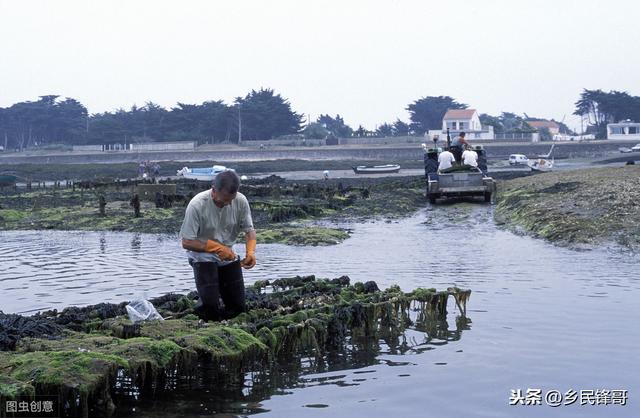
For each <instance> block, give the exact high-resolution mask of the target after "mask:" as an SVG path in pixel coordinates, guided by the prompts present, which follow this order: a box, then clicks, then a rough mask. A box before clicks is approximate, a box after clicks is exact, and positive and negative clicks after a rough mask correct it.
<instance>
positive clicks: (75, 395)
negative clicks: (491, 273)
mask: <svg viewBox="0 0 640 418" xmlns="http://www.w3.org/2000/svg"><path fill="white" fill-rule="evenodd" d="M470 293H471V291H470V290H462V289H458V288H449V289H447V290H446V291H436V290H435V289H416V290H414V291H413V292H410V293H405V292H403V291H402V290H401V289H400V288H399V287H398V286H392V287H390V288H389V289H386V290H383V291H381V290H379V289H378V286H377V285H376V283H375V282H367V283H355V284H353V285H351V284H350V280H349V278H348V277H347V276H343V277H340V278H337V279H332V280H328V279H316V278H315V277H314V276H307V277H294V278H285V279H278V280H274V281H272V282H270V281H261V282H257V283H255V284H254V285H253V286H252V287H250V288H247V289H246V295H247V308H248V309H247V311H246V312H244V313H242V314H240V315H238V316H237V317H235V318H233V319H230V320H226V321H223V322H215V323H206V324H203V323H202V322H199V321H198V319H197V317H196V316H195V315H194V310H193V308H194V306H195V304H196V299H197V294H195V292H194V293H191V294H189V295H177V294H168V295H165V296H163V297H160V298H156V299H152V300H151V302H152V303H153V304H154V306H156V308H157V309H158V311H159V312H160V313H161V314H162V315H163V316H164V317H165V320H164V321H151V322H142V323H137V324H133V323H131V322H130V321H129V320H128V319H127V318H126V316H124V315H125V303H121V304H99V305H95V306H89V307H84V308H78V307H72V308H67V309H65V310H63V311H62V312H57V311H55V310H53V311H47V312H43V313H41V314H37V315H34V316H32V317H22V316H20V315H4V314H1V313H0V342H1V343H2V346H1V348H2V350H3V351H0V396H2V397H3V398H9V399H15V398H17V397H30V396H31V397H32V396H33V395H34V394H37V395H44V394H56V395H59V399H60V400H61V405H62V406H63V409H64V413H65V415H70V416H90V415H93V414H94V413H95V414H97V413H101V414H110V413H112V412H113V411H114V409H115V403H114V402H113V396H114V395H117V396H123V394H125V396H126V395H127V394H128V395H129V396H130V395H131V394H134V395H136V396H139V395H144V394H146V393H150V392H152V391H155V390H158V389H167V388H169V389H170V388H172V387H175V385H177V382H179V381H183V380H184V381H187V380H188V381H192V380H190V379H194V378H195V377H197V376H200V374H199V373H202V370H203V368H204V369H206V370H207V372H206V373H207V379H208V380H212V381H217V382H218V383H220V382H225V381H229V380H233V379H234V378H235V379H237V376H238V375H239V374H241V373H245V372H257V373H258V374H259V373H260V372H268V371H269V370H277V369H278V368H279V367H281V366H282V365H284V364H286V365H289V364H291V363H292V360H295V359H297V361H298V362H300V363H302V362H303V359H304V361H309V359H312V360H313V361H314V362H317V363H323V362H327V361H329V359H330V358H332V356H333V357H339V356H336V355H335V354H336V353H340V352H341V350H346V349H348V348H349V347H355V346H358V347H366V344H367V343H369V344H371V343H373V342H376V343H377V341H378V340H379V339H385V340H386V341H390V340H393V339H398V338H399V337H401V336H402V335H403V332H404V330H405V329H406V328H407V327H410V326H411V327H414V328H415V329H416V330H418V331H422V332H425V333H426V335H427V339H432V338H438V339H447V340H455V339H458V338H459V335H460V330H461V329H464V326H466V324H467V323H468V319H467V318H466V316H465V312H466V302H467V300H468V298H469V295H470ZM449 296H453V297H454V298H455V302H456V305H457V307H458V309H459V316H458V317H457V319H456V325H457V329H456V331H451V330H448V328H447V326H446V314H447V301H448V297H449ZM398 346H400V347H402V346H403V345H402V344H398ZM211 370H213V373H211ZM211 374H213V376H211ZM212 387H214V388H215V387H216V386H212ZM218 387H221V386H218Z"/></svg>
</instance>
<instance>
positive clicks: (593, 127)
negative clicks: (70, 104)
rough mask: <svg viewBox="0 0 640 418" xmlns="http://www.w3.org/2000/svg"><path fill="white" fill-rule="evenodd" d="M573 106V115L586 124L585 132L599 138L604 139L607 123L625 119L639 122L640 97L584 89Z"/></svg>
mask: <svg viewBox="0 0 640 418" xmlns="http://www.w3.org/2000/svg"><path fill="white" fill-rule="evenodd" d="M575 106H576V109H575V111H574V112H573V114H574V115H578V116H581V117H582V118H583V119H584V120H585V121H586V122H587V124H588V126H589V128H588V129H587V132H593V133H594V134H596V135H597V136H598V137H600V138H606V136H607V124H608V123H613V122H619V121H621V120H626V119H630V120H633V121H640V97H638V96H631V95H629V94H628V93H627V92H621V91H616V90H612V91H610V92H609V93H606V92H604V91H602V90H587V89H584V90H583V91H582V93H581V94H580V99H579V100H578V101H577V102H576V103H575Z"/></svg>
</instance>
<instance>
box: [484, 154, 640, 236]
mask: <svg viewBox="0 0 640 418" xmlns="http://www.w3.org/2000/svg"><path fill="white" fill-rule="evenodd" d="M639 201H640V166H635V165H628V166H623V167H611V168H593V169H581V170H572V171H558V172H552V173H544V174H539V175H536V176H530V177H525V178H519V179H514V180H509V181H505V182H502V183H500V186H499V192H498V196H497V206H496V211H495V215H496V220H498V221H499V222H502V223H504V224H506V225H507V226H508V227H511V228H514V229H521V230H524V231H525V232H527V233H531V234H533V235H534V236H537V237H540V238H544V239H548V240H550V241H552V242H555V243H559V244H564V245H584V244H586V245H596V244H601V243H605V242H617V243H618V244H620V245H623V246H624V247H628V248H639V246H640V205H638V202H639Z"/></svg>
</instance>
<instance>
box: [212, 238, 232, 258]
mask: <svg viewBox="0 0 640 418" xmlns="http://www.w3.org/2000/svg"><path fill="white" fill-rule="evenodd" d="M205 251H206V252H208V253H215V254H217V255H218V257H220V260H222V261H233V260H235V259H236V253H234V252H233V250H232V249H231V248H229V247H227V246H226V245H223V244H220V243H219V242H218V241H214V240H212V239H210V240H207V244H206V247H205Z"/></svg>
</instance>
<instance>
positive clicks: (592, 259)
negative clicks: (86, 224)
mask: <svg viewBox="0 0 640 418" xmlns="http://www.w3.org/2000/svg"><path fill="white" fill-rule="evenodd" d="M343 226H346V227H348V228H350V229H352V231H353V235H352V237H351V238H350V239H348V240H347V241H345V242H344V243H342V244H340V245H337V246H331V247H288V246H284V245H276V244H272V245H259V247H258V261H259V264H258V266H257V267H256V268H255V269H253V270H251V271H249V272H246V274H245V278H246V282H247V283H251V282H253V281H255V280H259V279H266V278H269V279H274V278H279V277H287V276H293V275H297V274H301V275H303V274H315V275H316V276H318V277H329V278H333V277H337V276H341V275H343V274H346V275H349V276H350V277H351V279H352V281H366V280H375V281H376V282H377V283H378V285H379V286H380V287H381V288H382V287H388V286H389V285H392V284H399V285H400V286H401V287H402V288H403V289H404V290H407V291H408V290H410V289H413V288H415V287H418V286H422V287H436V288H438V289H442V288H446V287H448V286H452V285H457V286H459V287H465V288H471V289H472V291H473V293H472V296H471V300H470V301H469V305H468V312H467V314H468V316H469V317H470V318H471V320H472V322H471V323H470V324H469V325H468V328H469V329H465V330H462V331H461V333H460V334H459V339H458V338H456V339H451V340H449V341H444V340H438V339H437V338H434V339H428V338H426V334H425V333H424V332H420V331H416V330H412V331H409V332H408V333H407V341H408V344H409V346H410V347H413V349H410V350H408V351H407V352H406V353H405V354H399V353H398V352H397V351H396V350H395V347H391V346H389V345H387V344H386V343H384V342H381V345H380V348H379V351H378V352H376V353H373V354H372V355H371V356H370V358H367V359H366V360H363V361H361V362H358V363H357V366H353V364H354V363H353V362H351V363H350V364H351V365H342V366H340V367H336V369H335V370H329V371H323V372H321V373H305V372H303V374H302V375H301V376H298V375H297V374H296V375H294V377H292V378H291V379H290V380H287V381H280V383H277V384H275V385H274V386H273V387H270V388H266V389H265V388H259V387H251V385H250V384H249V383H247V385H246V387H244V388H240V389H239V390H238V391H237V393H225V394H223V395H222V396H220V395H215V396H214V395H213V394H212V393H211V392H209V393H208V392H207V391H193V390H188V389H181V390H177V391H176V392H175V396H172V397H171V398H170V399H169V398H167V400H164V399H163V398H159V399H154V400H150V401H148V402H145V403H143V404H140V405H137V407H136V410H135V412H131V411H130V412H129V413H127V411H123V410H122V409H121V410H120V411H119V414H121V415H123V416H124V415H127V416H145V417H146V416H148V417H151V416H169V415H181V416H184V417H196V416H212V415H213V414H214V413H218V415H217V416H224V415H220V414H224V413H230V414H232V415H247V414H251V413H257V412H261V413H262V414H261V415H265V416H274V417H283V416H284V417H297V416H301V415H303V416H305V417H307V416H309V417H315V416H327V415H329V414H330V415H333V416H339V417H359V416H370V417H386V416H410V417H423V416H435V417H466V416H480V417H482V416H487V417H513V416H518V417H520V416H525V417H526V416H542V415H545V416H562V417H565V416H574V417H585V416H587V417H590V416H593V417H595V416H603V415H604V414H605V413H606V415H607V416H612V417H629V416H638V409H639V408H638V405H639V404H638V401H637V396H638V393H639V391H640V378H639V377H638V376H640V367H639V366H640V360H639V356H638V355H637V347H638V346H640V327H639V326H638V320H639V319H640V308H638V304H637V299H638V296H639V294H640V256H639V255H634V254H630V253H625V252H623V251H620V250H619V249H607V248H605V249H599V250H592V251H574V250H569V249H565V248H558V247H555V246H552V245H550V244H547V243H545V242H541V241H538V240H534V239H531V238H528V237H522V236H517V235H514V234H512V233H510V232H506V231H503V230H501V229H499V228H497V227H496V226H495V225H494V223H493V221H492V208H491V207H489V206H486V205H479V204H468V203H460V204H456V205H441V206H437V207H435V208H434V209H433V210H421V211H419V212H417V213H416V214H415V215H414V216H412V217H409V218H406V219H403V220H400V221H393V222H384V221H377V222H369V223H364V224H345V225H343ZM0 242H1V244H0V265H1V266H2V268H1V269H0V289H1V290H2V299H1V303H0V309H2V310H3V311H5V312H27V313H28V312H33V311H35V310H39V309H48V308H52V307H56V308H62V307H64V306H67V305H76V304H89V303H97V302H102V301H113V302H120V301H122V300H126V299H129V298H133V297H138V296H143V297H152V296H157V295H160V294H163V293H165V292H168V291H175V292H186V291H189V290H192V289H193V285H192V278H191V271H190V268H189V267H188V265H187V263H186V260H185V258H184V255H183V252H182V250H181V249H180V247H179V243H178V240H177V237H175V236H167V235H145V234H130V233H100V232H33V231H27V232H13V231H12V232H0ZM237 250H238V252H239V253H241V254H242V253H243V250H242V246H238V248H237ZM449 308H450V309H449V310H450V315H449V317H448V328H449V329H450V330H455V328H456V324H455V309H454V307H453V306H451V305H450V307H449ZM528 388H534V389H535V388H539V389H542V390H543V393H546V391H549V390H558V391H560V392H562V393H564V392H566V391H568V390H575V391H578V392H580V391H581V390H589V389H593V390H597V389H609V390H613V389H624V390H628V391H629V392H628V397H629V399H628V401H627V405H626V406H620V405H608V406H605V405H597V406H589V405H585V406H580V405H579V403H580V400H579V399H578V401H577V405H576V404H573V405H570V406H559V407H551V406H548V405H546V404H545V401H544V399H543V400H542V405H529V406H525V405H519V406H509V396H510V391H511V390H512V389H522V390H523V391H524V392H526V390H527V389H528ZM213 416H216V415H213Z"/></svg>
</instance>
